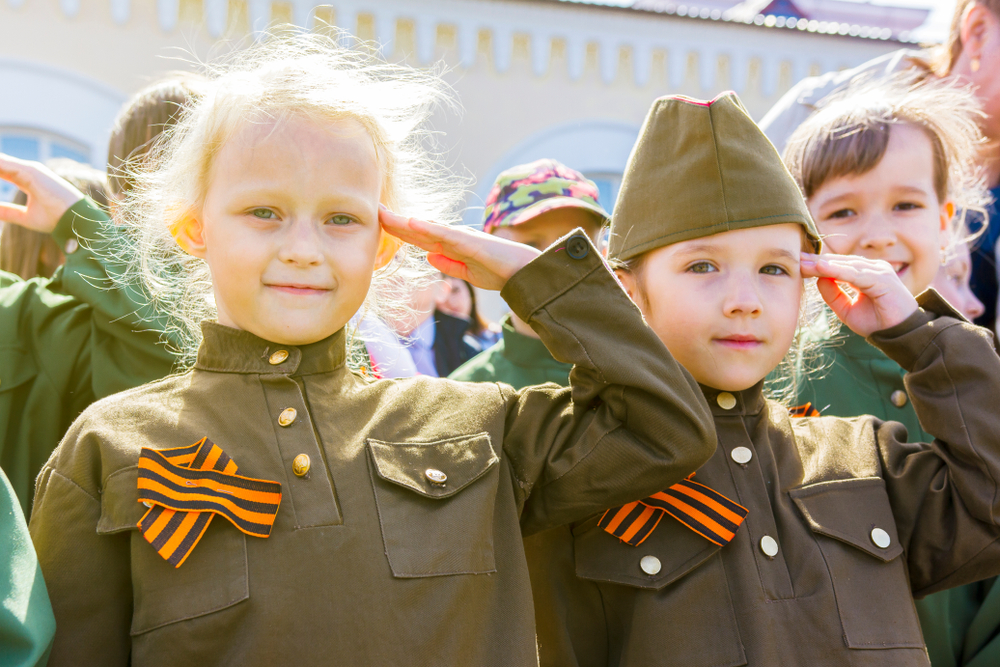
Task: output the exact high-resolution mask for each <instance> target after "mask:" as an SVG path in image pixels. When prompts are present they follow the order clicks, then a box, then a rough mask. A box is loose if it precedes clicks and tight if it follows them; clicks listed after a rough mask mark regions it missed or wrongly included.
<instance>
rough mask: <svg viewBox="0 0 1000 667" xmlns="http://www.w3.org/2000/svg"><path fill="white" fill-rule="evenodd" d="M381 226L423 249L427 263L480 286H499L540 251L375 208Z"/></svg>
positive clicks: (497, 287)
mask: <svg viewBox="0 0 1000 667" xmlns="http://www.w3.org/2000/svg"><path fill="white" fill-rule="evenodd" d="M379 222H381V223H382V229H384V230H385V231H386V233H388V234H392V235H393V236H395V237H396V238H399V239H401V240H403V241H405V242H406V243H412V244H413V245H415V246H417V247H418V248H423V249H424V250H426V251H427V261H428V262H430V264H431V266H433V267H434V268H436V269H438V270H439V271H441V272H442V273H445V274H447V275H449V276H452V277H454V278H461V279H462V280H466V281H468V282H469V283H471V284H472V285H475V286H476V287H481V288H483V289H490V290H498V289H501V288H502V287H503V286H504V285H505V284H507V280H509V279H510V277H511V276H512V275H514V274H515V273H517V272H518V271H519V270H520V269H521V268H522V267H523V266H524V265H525V264H527V263H528V262H530V261H531V260H533V259H534V258H535V257H538V255H540V254H541V253H540V252H538V251H537V250H535V249H534V248H532V247H530V246H526V245H523V244H520V243H515V242H514V241H508V240H506V239H501V238H498V237H496V236H491V235H490V234H484V233H483V232H479V231H476V230H474V229H469V228H468V227H457V226H454V227H453V226H451V225H442V224H439V223H436V222H428V221H426V220H418V219H416V218H405V217H403V216H401V215H398V214H396V213H393V212H392V211H390V210H388V209H386V208H381V209H379Z"/></svg>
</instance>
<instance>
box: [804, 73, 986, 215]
mask: <svg viewBox="0 0 1000 667" xmlns="http://www.w3.org/2000/svg"><path fill="white" fill-rule="evenodd" d="M981 117H982V112H981V111H980V110H979V105H978V104H977V102H976V99H975V97H974V96H973V95H972V93H971V91H970V90H969V89H968V87H966V86H963V85H961V84H959V83H958V82H953V81H946V80H941V79H935V78H927V77H922V76H920V74H919V73H915V72H902V73H900V74H896V75H894V76H892V77H890V78H888V79H878V80H873V79H870V78H866V79H856V80H855V81H852V82H851V84H850V85H848V87H847V88H846V89H844V90H843V91H841V92H839V93H837V94H835V95H833V96H831V97H829V98H827V99H826V100H824V101H823V103H822V107H821V108H820V109H819V110H818V111H817V112H816V113H814V114H813V115H812V116H811V117H809V119H808V120H806V122H804V123H803V124H802V125H800V126H799V128H798V129H797V130H795V132H794V133H793V134H792V136H791V137H790V138H789V140H788V146H787V147H786V148H785V164H786V165H787V166H788V170H789V171H790V172H791V174H792V176H793V177H794V178H795V180H796V181H797V182H798V184H799V187H800V188H802V193H803V194H804V195H805V197H806V199H809V198H811V197H812V196H813V195H814V194H815V193H816V191H817V190H819V188H820V187H822V185H823V184H824V183H826V182H827V181H828V180H830V179H832V178H838V177H840V176H860V175H862V174H866V173H868V172H869V171H871V170H872V169H874V168H875V167H876V166H877V165H878V163H879V162H880V161H881V160H882V157H883V156H884V155H885V151H886V148H887V146H888V145H889V135H890V133H891V132H892V127H893V125H900V124H907V125H913V126H915V127H918V128H920V129H921V130H922V131H923V132H924V133H925V134H926V135H927V137H928V139H930V141H931V146H932V148H933V151H934V189H935V193H936V194H937V197H938V200H939V201H940V202H942V203H944V202H945V201H949V200H951V201H953V202H954V203H955V205H956V207H957V208H958V209H959V210H960V211H962V212H963V214H964V213H965V212H967V211H969V210H975V211H982V210H983V206H984V204H985V202H986V201H987V193H986V188H985V184H984V182H983V180H982V174H981V172H980V170H979V168H978V167H977V166H976V155H977V153H978V150H979V147H980V145H981V144H982V142H983V138H982V134H981V133H980V131H979V127H978V124H977V121H978V120H979V119H980V118H981ZM957 218H958V219H957V222H958V223H962V222H963V221H964V215H963V216H957ZM960 228H961V224H957V225H955V229H960Z"/></svg>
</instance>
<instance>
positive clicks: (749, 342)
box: [714, 334, 764, 350]
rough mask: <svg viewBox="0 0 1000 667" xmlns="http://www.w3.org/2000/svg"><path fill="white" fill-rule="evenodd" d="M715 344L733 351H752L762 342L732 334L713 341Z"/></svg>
mask: <svg viewBox="0 0 1000 667" xmlns="http://www.w3.org/2000/svg"><path fill="white" fill-rule="evenodd" d="M714 340H715V342H716V343H719V344H720V345H724V346H726V347H728V348H730V349H733V350H753V349H756V348H757V347H759V346H760V345H763V344H764V341H762V340H761V339H759V338H757V337H756V336H750V335H741V334H734V335H732V336H726V337H724V338H716V339H714Z"/></svg>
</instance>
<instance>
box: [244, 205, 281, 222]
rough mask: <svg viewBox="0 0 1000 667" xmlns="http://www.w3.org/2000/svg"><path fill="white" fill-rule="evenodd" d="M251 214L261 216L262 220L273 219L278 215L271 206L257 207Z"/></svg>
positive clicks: (256, 216)
mask: <svg viewBox="0 0 1000 667" xmlns="http://www.w3.org/2000/svg"><path fill="white" fill-rule="evenodd" d="M251 215H253V217H255V218H260V219H261V220H273V219H274V218H276V217H278V216H277V215H275V213H274V211H272V210H271V209H269V208H255V209H254V210H253V211H251Z"/></svg>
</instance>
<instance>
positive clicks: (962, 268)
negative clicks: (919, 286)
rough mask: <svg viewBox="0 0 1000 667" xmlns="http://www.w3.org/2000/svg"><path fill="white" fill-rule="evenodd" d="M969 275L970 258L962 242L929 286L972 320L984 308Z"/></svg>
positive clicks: (970, 267)
mask: <svg viewBox="0 0 1000 667" xmlns="http://www.w3.org/2000/svg"><path fill="white" fill-rule="evenodd" d="M971 277H972V258H971V257H970V256H969V248H968V246H966V245H965V244H964V243H963V244H962V245H961V246H960V247H959V248H958V250H957V251H956V253H955V256H954V257H952V258H951V260H950V261H949V262H948V263H947V264H945V265H944V266H942V267H941V268H940V269H939V270H938V272H937V275H936V276H935V277H934V282H932V283H931V287H933V288H934V289H936V290H937V291H938V293H939V294H940V295H941V296H943V297H944V298H945V299H947V300H948V303H950V304H951V305H953V306H954V307H955V309H956V310H958V312H960V313H962V314H963V315H965V317H966V318H968V319H969V320H974V319H976V318H977V317H979V316H980V315H982V314H983V311H984V310H985V308H984V307H983V302H982V301H980V300H979V299H977V298H976V295H975V294H973V292H972V288H971V287H970V286H969V279H970V278H971Z"/></svg>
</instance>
